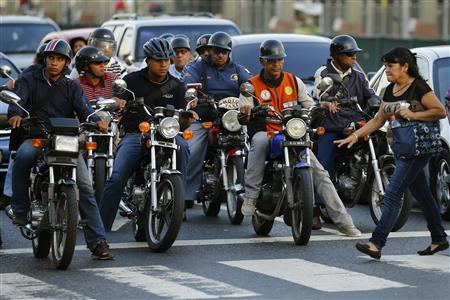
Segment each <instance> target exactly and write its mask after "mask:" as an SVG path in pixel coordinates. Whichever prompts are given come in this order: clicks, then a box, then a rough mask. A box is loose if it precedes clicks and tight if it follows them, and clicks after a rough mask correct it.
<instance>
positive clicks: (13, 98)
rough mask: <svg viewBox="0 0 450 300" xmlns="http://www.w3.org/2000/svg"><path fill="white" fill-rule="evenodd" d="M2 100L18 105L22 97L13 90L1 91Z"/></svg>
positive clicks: (0, 97)
mask: <svg viewBox="0 0 450 300" xmlns="http://www.w3.org/2000/svg"><path fill="white" fill-rule="evenodd" d="M0 101H2V102H4V103H6V104H10V105H17V104H18V103H19V101H20V97H19V96H17V95H16V94H15V93H13V92H11V91H1V92H0Z"/></svg>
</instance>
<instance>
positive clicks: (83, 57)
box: [75, 46, 109, 73]
mask: <svg viewBox="0 0 450 300" xmlns="http://www.w3.org/2000/svg"><path fill="white" fill-rule="evenodd" d="M108 61H109V57H108V56H106V55H105V54H104V53H103V52H102V51H101V50H100V49H97V48H95V47H93V46H86V47H83V48H81V50H80V51H78V53H77V55H76V56H75V67H76V68H77V71H78V72H79V73H81V71H84V68H85V67H87V66H89V64H90V63H93V62H108Z"/></svg>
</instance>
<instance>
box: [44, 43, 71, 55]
mask: <svg viewBox="0 0 450 300" xmlns="http://www.w3.org/2000/svg"><path fill="white" fill-rule="evenodd" d="M47 53H56V54H59V55H62V56H64V57H65V58H67V59H68V60H71V59H72V50H71V49H70V45H69V43H67V42H66V41H65V40H61V39H53V40H51V41H50V42H48V43H47V45H46V46H45V48H44V56H45V55H46V54H47Z"/></svg>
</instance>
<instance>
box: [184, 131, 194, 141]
mask: <svg viewBox="0 0 450 300" xmlns="http://www.w3.org/2000/svg"><path fill="white" fill-rule="evenodd" d="M193 137H194V132H193V131H192V130H189V129H186V130H185V131H183V139H185V140H192V138H193Z"/></svg>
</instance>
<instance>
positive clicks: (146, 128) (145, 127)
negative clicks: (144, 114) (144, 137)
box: [139, 122, 150, 133]
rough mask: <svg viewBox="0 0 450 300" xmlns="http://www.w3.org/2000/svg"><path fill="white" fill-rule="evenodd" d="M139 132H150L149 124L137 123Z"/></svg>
mask: <svg viewBox="0 0 450 300" xmlns="http://www.w3.org/2000/svg"><path fill="white" fill-rule="evenodd" d="M139 131H140V132H142V133H147V132H149V131H150V123H149V122H141V123H139Z"/></svg>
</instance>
